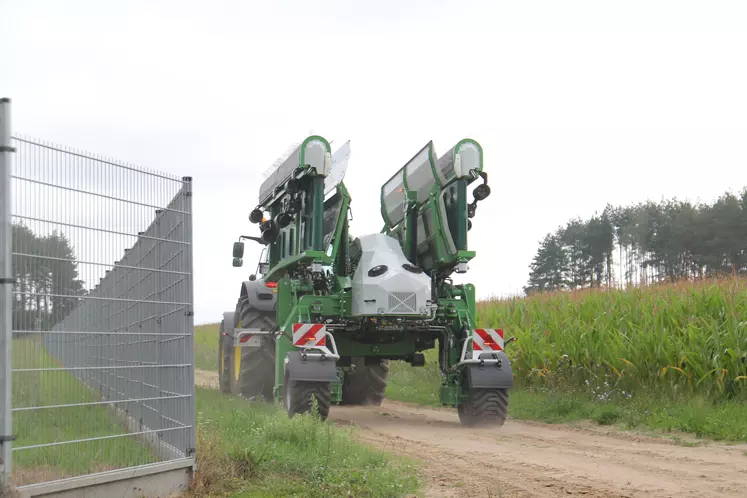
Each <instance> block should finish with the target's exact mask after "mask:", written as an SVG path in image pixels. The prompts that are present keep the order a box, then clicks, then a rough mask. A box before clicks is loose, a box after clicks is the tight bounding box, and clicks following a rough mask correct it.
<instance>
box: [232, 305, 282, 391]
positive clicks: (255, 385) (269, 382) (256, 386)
mask: <svg viewBox="0 0 747 498" xmlns="http://www.w3.org/2000/svg"><path fill="white" fill-rule="evenodd" d="M235 316H236V317H237V319H236V327H237V328H246V329H260V330H268V331H269V330H272V329H273V328H274V327H275V314H274V313H273V312H263V311H259V310H256V309H253V308H252V307H251V306H249V303H248V301H247V300H246V299H243V300H240V301H239V303H238V304H237V306H236V315H235ZM260 341H261V346H260V347H258V348H254V347H245V348H241V349H242V351H241V365H240V369H239V378H238V380H237V381H236V394H240V395H241V396H243V397H245V398H250V399H251V398H263V399H264V400H265V401H267V402H272V401H273V394H272V391H273V388H274V387H275V341H274V340H273V338H272V336H271V335H269V334H268V335H263V336H261V337H260Z"/></svg>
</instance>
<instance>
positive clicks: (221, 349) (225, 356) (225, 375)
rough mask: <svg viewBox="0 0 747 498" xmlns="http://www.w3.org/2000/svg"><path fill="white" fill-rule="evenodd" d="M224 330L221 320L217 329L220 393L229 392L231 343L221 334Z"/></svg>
mask: <svg viewBox="0 0 747 498" xmlns="http://www.w3.org/2000/svg"><path fill="white" fill-rule="evenodd" d="M224 332H225V324H224V323H223V321H222V320H221V322H220V330H219V331H218V385H219V387H220V390H221V392H222V393H224V394H231V358H232V356H231V351H232V349H233V344H232V342H231V340H230V338H228V337H226V336H224V335H223V333H224ZM221 366H222V367H223V368H221Z"/></svg>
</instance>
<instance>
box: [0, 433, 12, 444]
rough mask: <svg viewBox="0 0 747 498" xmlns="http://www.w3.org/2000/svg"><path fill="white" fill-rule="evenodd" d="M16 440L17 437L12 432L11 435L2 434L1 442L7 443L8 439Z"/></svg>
mask: <svg viewBox="0 0 747 498" xmlns="http://www.w3.org/2000/svg"><path fill="white" fill-rule="evenodd" d="M15 440H16V437H15V436H14V435H12V434H11V435H9V436H0V443H5V442H7V441H15Z"/></svg>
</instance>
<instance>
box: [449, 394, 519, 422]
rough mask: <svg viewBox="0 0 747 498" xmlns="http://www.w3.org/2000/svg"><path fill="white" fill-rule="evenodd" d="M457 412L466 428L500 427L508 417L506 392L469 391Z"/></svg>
mask: <svg viewBox="0 0 747 498" xmlns="http://www.w3.org/2000/svg"><path fill="white" fill-rule="evenodd" d="M457 412H458V413H459V420H460V421H461V422H462V425H465V426H467V427H486V426H494V427H500V426H502V425H503V424H504V423H505V422H506V418H507V417H508V390H507V389H471V390H469V391H468V394H467V399H466V400H464V402H463V403H461V404H460V405H459V407H458V408H457Z"/></svg>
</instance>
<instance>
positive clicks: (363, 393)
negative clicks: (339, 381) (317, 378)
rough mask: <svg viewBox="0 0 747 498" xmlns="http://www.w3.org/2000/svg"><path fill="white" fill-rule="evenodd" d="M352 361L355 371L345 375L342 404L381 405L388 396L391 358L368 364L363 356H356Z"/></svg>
mask: <svg viewBox="0 0 747 498" xmlns="http://www.w3.org/2000/svg"><path fill="white" fill-rule="evenodd" d="M351 363H352V366H354V367H355V371H354V372H351V373H347V374H346V375H345V379H344V381H343V385H342V403H341V404H343V405H373V406H381V402H382V401H383V400H384V398H385V397H386V385H387V377H388V376H389V360H382V361H381V363H378V364H375V365H366V364H365V361H364V359H363V358H362V357H354V358H352V359H351Z"/></svg>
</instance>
